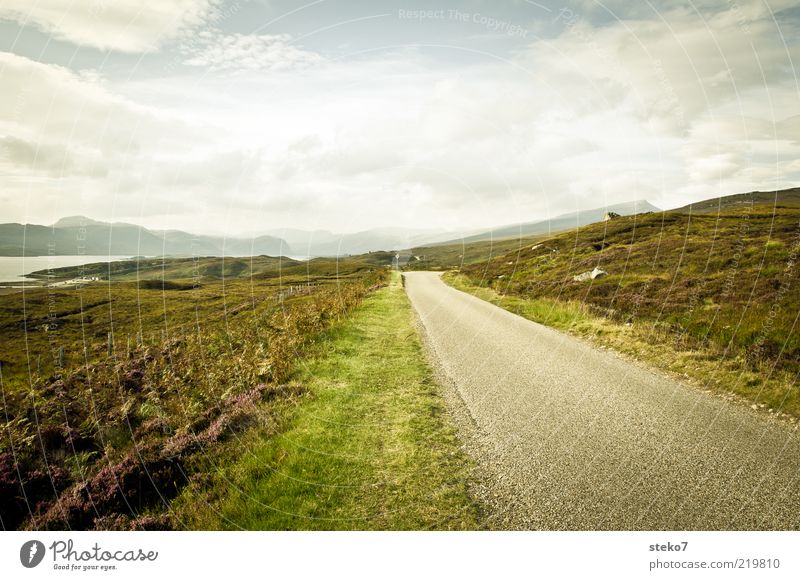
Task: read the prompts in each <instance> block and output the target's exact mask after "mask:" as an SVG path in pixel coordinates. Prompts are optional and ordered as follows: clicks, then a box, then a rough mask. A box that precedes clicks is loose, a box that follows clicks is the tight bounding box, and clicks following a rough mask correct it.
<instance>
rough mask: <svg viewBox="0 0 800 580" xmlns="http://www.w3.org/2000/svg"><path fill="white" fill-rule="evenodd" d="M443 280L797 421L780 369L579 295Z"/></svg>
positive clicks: (799, 407)
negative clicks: (623, 317) (606, 310)
mask: <svg viewBox="0 0 800 580" xmlns="http://www.w3.org/2000/svg"><path fill="white" fill-rule="evenodd" d="M443 280H444V281H445V282H446V283H447V284H449V285H451V286H452V287H454V288H456V289H458V290H461V291H463V292H467V293H469V294H472V295H473V296H476V297H477V298H481V299H482V300H486V301H487V302H490V303H491V304H494V305H496V306H499V307H500V308H503V309H505V310H508V311H509V312H513V313H514V314H517V315H519V316H522V317H523V318H527V319H528V320H532V321H534V322H538V323H540V324H544V325H546V326H551V327H553V328H557V329H559V330H563V331H566V332H568V333H570V334H572V335H575V336H579V337H581V338H584V339H588V340H590V341H592V342H594V343H595V344H597V345H599V346H600V347H601V348H602V347H604V348H610V349H613V350H615V351H617V352H621V353H623V354H625V355H628V356H630V357H632V358H635V359H637V360H641V361H643V362H646V363H649V364H651V365H653V366H655V367H657V368H659V369H661V370H664V371H667V372H669V373H672V374H674V375H677V376H678V377H680V378H681V379H683V380H685V381H687V382H690V383H692V384H694V385H696V386H699V387H701V388H703V389H705V390H706V391H708V392H709V393H713V394H716V395H719V396H723V397H725V398H728V399H732V400H736V401H737V402H740V403H742V404H747V405H749V406H750V407H751V408H752V409H753V410H754V411H759V412H764V413H766V414H769V415H772V416H775V417H777V418H780V419H784V420H786V421H788V422H790V423H793V424H795V425H797V424H798V418H799V417H800V395H798V391H797V389H796V388H793V387H792V385H793V380H792V377H789V376H787V375H786V374H785V373H780V372H776V373H773V374H772V375H771V376H769V377H765V376H764V374H763V373H759V372H756V371H753V370H750V369H748V368H746V366H745V365H743V364H742V361H741V360H740V359H737V358H726V357H725V356H724V354H723V353H721V352H719V351H718V350H715V349H713V348H711V347H709V348H708V349H699V348H691V349H682V348H680V342H677V343H676V341H675V339H674V337H673V333H672V332H671V331H670V330H669V329H668V328H665V327H660V326H659V325H657V324H654V323H649V322H646V321H642V322H637V323H635V324H621V323H618V322H615V321H613V320H610V319H608V318H604V317H601V316H597V315H596V314H593V313H592V312H591V311H590V309H589V308H588V307H587V306H586V304H584V303H582V302H579V301H574V300H556V299H552V298H521V297H519V296H513V295H504V294H501V293H499V292H497V291H496V290H494V289H492V288H487V287H482V286H477V285H475V284H473V283H472V282H470V280H469V278H467V277H466V276H464V275H460V274H457V273H455V272H447V273H445V274H444V275H443Z"/></svg>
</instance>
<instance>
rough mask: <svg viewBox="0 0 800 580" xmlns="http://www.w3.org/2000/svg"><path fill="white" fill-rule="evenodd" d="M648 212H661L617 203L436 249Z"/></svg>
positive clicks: (496, 230) (631, 203) (644, 205)
mask: <svg viewBox="0 0 800 580" xmlns="http://www.w3.org/2000/svg"><path fill="white" fill-rule="evenodd" d="M648 211H661V210H660V209H659V208H657V207H656V206H654V205H653V204H652V203H650V202H649V201H647V200H644V199H639V200H636V201H628V202H625V203H617V204H614V205H608V206H605V207H598V208H594V209H587V210H583V211H576V212H572V213H565V214H561V215H558V216H556V217H554V218H550V219H549V220H540V221H535V222H525V223H520V224H514V225H510V226H502V227H499V228H494V229H491V230H488V231H485V232H481V233H478V234H475V235H471V236H467V237H464V238H458V239H450V240H442V241H440V242H439V243H438V244H436V245H443V244H453V243H456V242H458V243H462V242H479V241H484V240H502V239H506V238H519V237H524V236H534V235H537V234H550V233H554V232H560V231H564V230H570V229H573V228H577V227H581V226H585V225H589V224H592V223H595V222H599V221H602V219H603V217H604V216H605V214H606V212H614V213H618V214H619V215H633V214H637V213H643V212H648ZM418 245H422V244H418Z"/></svg>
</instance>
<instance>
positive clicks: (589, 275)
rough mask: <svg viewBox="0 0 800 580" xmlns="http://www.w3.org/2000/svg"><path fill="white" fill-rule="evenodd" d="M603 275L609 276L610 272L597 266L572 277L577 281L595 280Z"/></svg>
mask: <svg viewBox="0 0 800 580" xmlns="http://www.w3.org/2000/svg"><path fill="white" fill-rule="evenodd" d="M603 276H608V272H606V271H605V270H601V269H600V268H595V269H594V270H592V271H591V272H582V273H581V274H578V275H577V276H573V277H572V279H573V280H574V281H575V282H585V281H586V280H594V279H596V278H602V277H603Z"/></svg>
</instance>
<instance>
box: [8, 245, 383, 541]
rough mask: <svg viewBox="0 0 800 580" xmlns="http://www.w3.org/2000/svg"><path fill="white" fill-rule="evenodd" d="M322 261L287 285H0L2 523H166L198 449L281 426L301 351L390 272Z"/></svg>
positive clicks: (200, 466) (199, 462) (296, 390)
mask: <svg viewBox="0 0 800 580" xmlns="http://www.w3.org/2000/svg"><path fill="white" fill-rule="evenodd" d="M218 262H219V263H218V265H219V266H220V267H222V264H221V260H218ZM209 265H212V266H213V264H209ZM330 266H331V265H325V266H324V268H323V267H320V265H319V263H316V264H313V265H312V264H305V265H304V267H305V268H306V272H307V275H306V276H304V277H303V278H302V280H299V279H298V280H296V281H295V280H292V283H289V282H288V280H287V278H286V277H284V276H276V277H263V278H259V277H255V276H254V277H253V278H251V279H232V280H228V279H226V280H220V279H215V278H213V277H210V276H207V275H204V276H201V277H199V278H197V279H190V280H189V281H188V283H184V282H181V281H180V280H167V281H166V282H165V281H163V280H158V281H157V283H154V284H149V283H144V284H142V283H139V284H137V283H136V282H128V281H116V280H109V281H103V282H99V283H93V284H89V285H87V286H83V287H80V288H70V287H66V286H59V287H57V288H53V287H49V288H37V289H32V290H27V291H26V292H24V293H22V292H20V293H16V294H8V295H3V296H0V330H2V332H0V353H2V360H0V391H1V392H2V415H3V417H2V420H3V429H2V433H1V434H0V496H3V498H4V500H3V502H2V503H0V528H2V529H16V528H20V527H26V526H27V527H32V528H37V529H65V528H72V529H92V528H99V529H127V528H129V527H137V528H138V527H150V528H154V527H155V528H163V527H168V524H169V522H168V521H167V519H166V516H165V514H164V512H166V508H167V507H168V506H167V505H166V504H167V503H168V502H169V500H171V499H172V498H173V497H174V496H175V495H177V493H179V491H180V489H182V488H183V487H184V486H185V485H186V484H187V483H188V478H189V477H195V476H199V477H202V476H203V474H204V473H205V472H206V471H207V469H208V465H207V463H206V462H205V456H206V455H208V454H214V453H216V452H217V451H216V449H217V448H218V447H224V446H225V444H226V442H227V440H229V439H231V438H233V437H239V438H241V437H247V436H248V435H247V434H248V432H249V431H250V430H251V429H255V428H257V427H259V426H261V427H263V426H264V425H267V426H268V431H269V432H270V433H272V434H275V433H277V430H276V429H275V426H277V425H280V424H282V421H283V415H284V414H287V413H289V414H290V411H291V409H292V408H293V407H294V406H296V405H298V404H299V403H300V401H302V400H304V398H305V395H306V391H305V390H304V389H303V388H302V387H298V386H297V385H294V384H292V383H290V382H288V381H289V377H290V376H291V374H292V373H294V372H296V368H297V365H298V363H299V362H300V361H302V360H303V359H304V357H305V356H306V355H307V354H308V351H309V349H311V348H313V347H314V345H315V344H316V342H317V341H318V340H319V338H320V335H321V334H322V333H324V332H325V331H326V330H327V329H329V328H330V327H331V326H333V325H335V324H338V321H340V320H341V319H343V318H346V317H347V316H348V315H349V314H350V312H352V310H353V308H354V307H355V306H357V305H358V304H359V303H360V302H361V300H362V299H363V298H364V297H365V296H366V295H368V294H369V293H370V292H371V291H374V290H375V289H376V288H377V287H378V286H380V284H381V283H382V282H384V281H385V280H386V279H387V278H388V271H387V270H386V268H381V267H375V266H371V267H368V266H366V265H365V263H364V262H362V261H358V260H353V261H348V260H341V261H339V263H338V264H336V265H335V267H336V270H333V269H331V268H330ZM164 267H165V268H166V269H170V268H173V267H177V268H179V269H180V268H183V265H182V262H181V261H179V262H178V263H177V265H176V264H175V263H173V262H170V261H167V262H166V263H165V264H164ZM337 271H338V276H337V275H336V272H337ZM312 272H313V273H312ZM300 282H302V283H300ZM88 498H92V501H89V500H88Z"/></svg>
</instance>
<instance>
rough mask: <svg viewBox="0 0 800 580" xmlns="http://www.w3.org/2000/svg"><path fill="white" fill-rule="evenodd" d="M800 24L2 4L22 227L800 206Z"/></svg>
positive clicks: (306, 6) (576, 14) (353, 7)
mask: <svg viewBox="0 0 800 580" xmlns="http://www.w3.org/2000/svg"><path fill="white" fill-rule="evenodd" d="M793 5H795V6H794V7H793ZM420 10H426V11H427V12H422V13H420V12H419V11H420ZM798 25H800V8H798V7H797V6H796V1H792V0H789V1H787V0H774V1H773V0H770V1H769V2H761V1H748V0H731V1H726V0H722V1H702V2H694V3H692V2H672V1H652V0H651V1H649V2H648V1H647V0H645V1H643V2H630V1H622V0H620V1H618V0H605V1H604V2H602V3H600V2H594V1H593V0H587V1H575V2H566V3H565V2H563V1H562V0H558V1H554V2H551V1H549V0H542V1H537V2H532V1H525V0H518V1H513V0H509V1H505V2H498V1H488V0H487V1H477V0H475V1H462V2H454V1H453V2H437V1H436V0H433V1H428V2H413V1H408V2H405V1H385V0H379V1H374V0H373V1H370V2H364V1H340V0H318V1H312V2H308V3H305V2H302V1H284V0H275V1H270V0H233V1H230V2H222V1H219V2H218V1H215V0H86V1H81V2H73V1H69V0H37V1H31V0H2V2H0V211H2V214H0V221H2V222H8V221H17V222H30V223H45V224H46V223H52V222H53V221H55V220H56V219H58V218H59V217H62V216H65V215H74V214H83V215H87V216H89V217H91V218H95V219H102V220H118V221H132V222H135V223H141V224H143V225H146V226H148V227H157V228H177V229H184V230H189V231H194V232H198V233H207V232H208V233H210V232H217V233H220V232H227V233H229V234H235V233H237V232H240V233H243V232H259V231H264V230H268V229H272V228H279V227H298V228H307V229H316V228H322V229H329V230H334V231H339V232H348V231H356V230H361V229H369V228H373V227H389V226H395V227H415V228H426V227H444V228H448V229H460V228H462V229H468V228H477V227H485V226H492V225H499V224H505V223H515V222H520V221H532V220H536V219H540V218H547V217H548V215H551V216H552V215H556V214H558V213H563V212H567V211H574V210H575V209H578V208H584V209H588V208H592V207H598V206H603V205H606V204H613V203H618V202H622V201H629V200H633V199H642V198H646V199H648V200H649V201H650V202H652V203H654V204H656V205H657V206H659V207H663V208H668V207H675V206H678V205H682V204H684V203H687V202H690V201H693V200H698V199H703V198H707V197H711V196H715V195H721V194H729V193H737V192H744V191H751V190H754V189H759V190H767V189H774V188H781V187H790V186H794V185H798V184H800V156H798V153H799V152H800V147H799V146H798V141H800V89H799V88H798V78H797V70H796V68H795V67H796V66H800V49H799V47H800V30H799V28H800V26H798Z"/></svg>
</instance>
